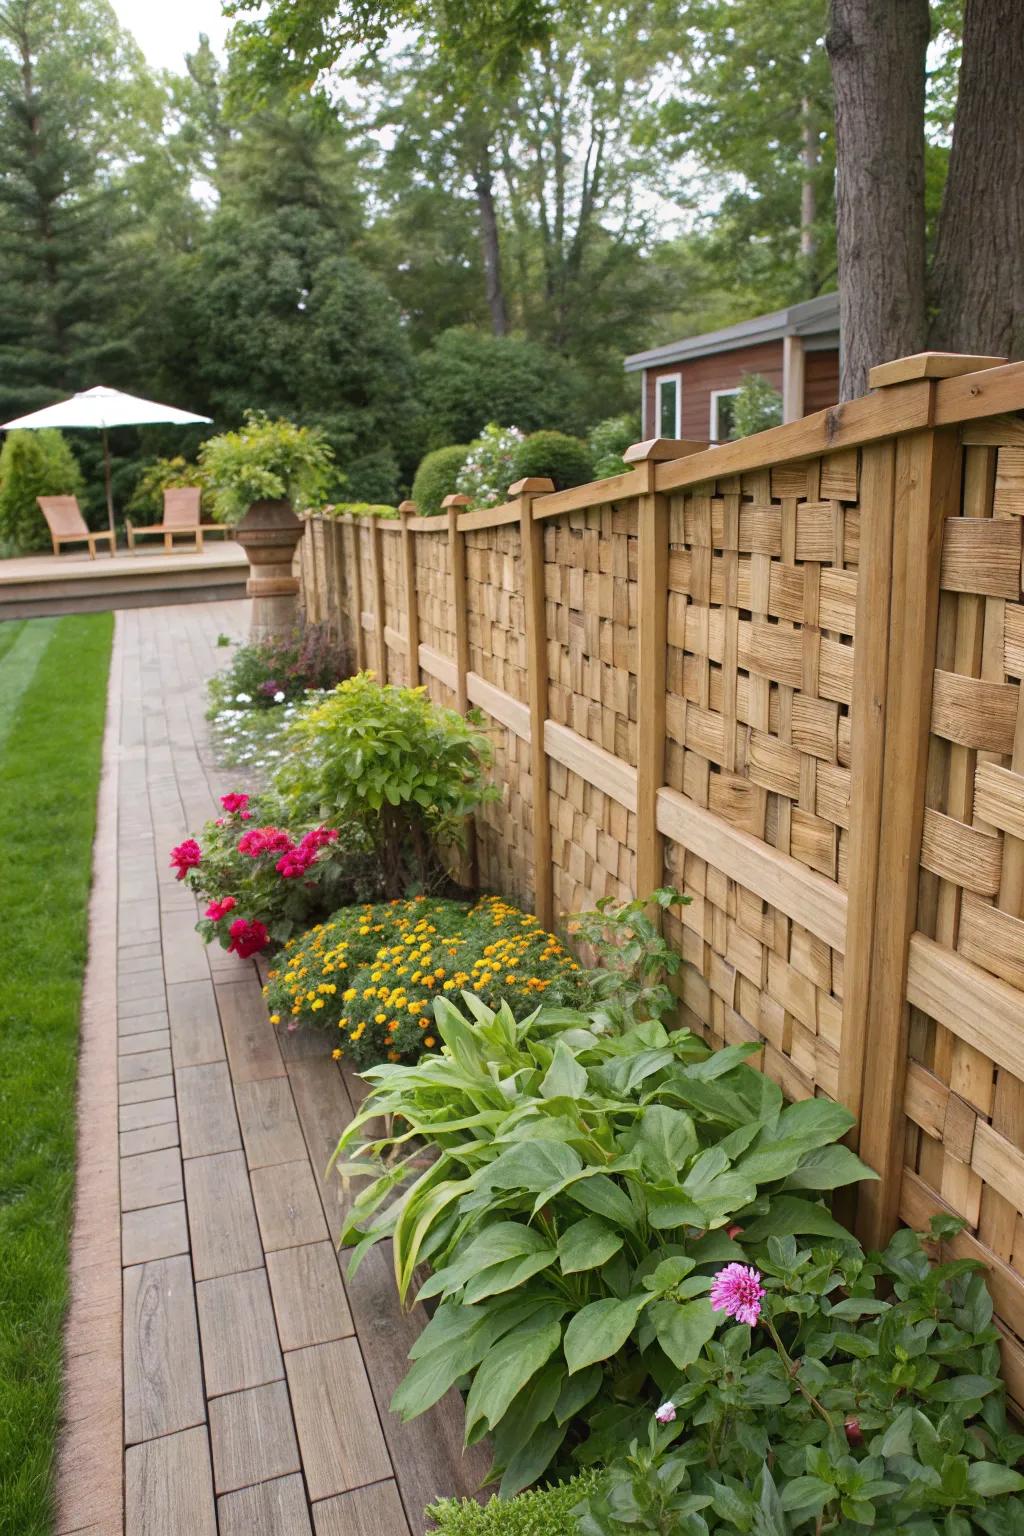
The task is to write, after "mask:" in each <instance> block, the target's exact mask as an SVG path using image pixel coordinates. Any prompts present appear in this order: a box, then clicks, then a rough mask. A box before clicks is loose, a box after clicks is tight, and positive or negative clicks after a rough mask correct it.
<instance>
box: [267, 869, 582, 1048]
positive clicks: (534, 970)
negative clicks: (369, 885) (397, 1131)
mask: <svg viewBox="0 0 1024 1536" xmlns="http://www.w3.org/2000/svg"><path fill="white" fill-rule="evenodd" d="M463 989H467V990H468V991H471V992H473V993H474V994H476V996H478V997H479V998H481V999H483V1001H484V1002H485V1003H491V1004H493V1005H494V1006H495V1007H497V1006H498V1005H499V1003H500V1002H501V1000H502V999H503V998H505V999H507V1000H508V1002H509V1004H510V1006H511V1007H513V1008H514V1009H519V1010H520V1011H528V1010H530V1009H532V1008H534V1007H535V1006H536V1004H537V1002H538V1001H539V1000H540V999H542V998H543V999H545V1000H547V1001H550V1002H552V1003H555V1004H560V1005H566V1006H571V1005H576V1004H578V1003H579V1002H580V1001H581V1000H582V999H583V998H584V996H585V995H586V984H585V982H584V980H583V977H582V974H581V972H580V968H579V965H578V964H577V963H576V961H575V960H574V959H573V957H572V956H571V955H570V954H568V953H567V952H566V950H565V949H564V948H563V947H562V945H561V944H560V942H559V941H558V939H556V938H555V937H554V935H553V934H550V933H545V932H544V930H543V929H542V928H541V926H540V924H539V922H538V921H537V919H536V918H535V917H533V916H531V915H530V914H528V913H525V912H520V911H519V910H518V908H516V907H512V906H509V905H508V903H507V902H504V901H502V900H500V899H499V898H498V897H496V896H485V897H483V898H481V900H480V901H478V902H476V903H475V904H474V905H470V904H469V903H468V902H457V901H443V900H438V899H436V898H431V899H428V898H425V897H418V898H415V899H413V900H411V901H405V902H387V903H383V904H381V905H378V906H370V905H368V906H362V907H354V908H349V909H346V910H342V911H340V912H335V913H334V915H333V916H332V917H331V918H330V920H329V921H328V922H326V923H320V924H318V925H317V926H316V927H315V928H313V929H312V930H311V931H310V932H309V933H306V934H303V935H302V937H301V938H299V939H295V940H292V941H290V942H289V943H288V944H286V945H285V950H284V954H283V955H282V956H281V960H280V963H279V964H278V966H277V967H276V969H275V970H274V971H272V972H271V975H270V980H269V985H268V986H267V988H266V997H267V1006H268V1008H269V1010H270V1017H271V1022H272V1023H274V1024H277V1025H281V1026H283V1027H287V1028H289V1029H295V1028H297V1027H298V1026H299V1025H300V1024H312V1025H316V1026H319V1027H320V1028H324V1029H329V1030H331V1031H333V1032H334V1033H335V1036H336V1044H335V1050H334V1055H335V1058H336V1059H338V1058H344V1060H345V1061H349V1062H351V1063H352V1065H353V1066H355V1067H357V1068H358V1069H360V1070H362V1069H363V1068H364V1067H370V1066H373V1065H375V1064H377V1063H378V1062H382V1061H416V1060H418V1059H419V1057H420V1056H421V1055H422V1053H423V1052H424V1050H427V1051H430V1050H433V1049H435V1048H436V1047H437V1045H438V1041H439V1037H438V1035H437V1033H436V1032H435V1030H434V1011H433V1000H434V998H435V997H448V998H450V999H451V1000H452V1002H453V1003H454V1004H455V1006H456V1007H457V1008H459V1009H460V1011H461V1012H462V1013H463V1014H464V1016H465V1017H466V1018H467V1019H469V1018H472V1017H473V1015H472V1013H471V1012H470V1010H469V1008H468V1006H467V1004H466V1002H465V1001H464V1000H463V997H462V991H463Z"/></svg>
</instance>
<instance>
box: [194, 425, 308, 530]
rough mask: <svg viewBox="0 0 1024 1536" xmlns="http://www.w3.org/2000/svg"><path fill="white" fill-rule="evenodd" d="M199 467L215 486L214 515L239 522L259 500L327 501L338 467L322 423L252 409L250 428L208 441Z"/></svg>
mask: <svg viewBox="0 0 1024 1536" xmlns="http://www.w3.org/2000/svg"><path fill="white" fill-rule="evenodd" d="M199 465H200V468H201V470H202V471H203V474H204V476H205V477H206V480H207V482H208V483H209V485H210V486H212V488H213V493H214V494H213V515H214V517H215V518H216V519H217V520H218V522H222V523H237V522H238V521H239V519H240V518H242V517H244V515H245V513H246V512H247V511H248V510H249V507H250V506H251V505H252V503H253V502H254V501H275V500H278V499H280V498H282V497H284V498H286V499H287V500H288V501H290V502H291V503H292V504H293V506H294V507H295V509H296V510H302V509H304V508H306V507H310V506H316V505H317V504H318V503H319V502H321V501H323V499H324V495H325V493H326V490H327V487H328V485H329V484H330V482H331V479H332V476H333V478H334V479H335V481H336V480H337V473H336V471H334V469H333V466H334V454H333V452H332V451H331V448H330V446H329V444H328V442H327V439H326V437H325V435H324V433H323V432H322V431H321V430H320V429H319V428H318V427H298V426H296V425H295V423H294V422H291V421H283V420H280V419H278V420H272V419H271V418H270V417H269V416H268V415H267V414H266V413H265V412H264V411H247V412H246V416H245V426H244V427H240V428H239V429H238V431H237V432H224V433H222V434H221V435H220V436H219V437H211V438H208V439H207V440H206V442H205V443H204V444H203V446H202V447H201V448H200V450H199Z"/></svg>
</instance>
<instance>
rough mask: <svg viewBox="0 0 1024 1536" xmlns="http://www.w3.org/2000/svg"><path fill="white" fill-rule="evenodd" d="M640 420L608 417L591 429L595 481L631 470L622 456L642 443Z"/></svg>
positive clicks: (589, 438) (588, 437) (590, 441)
mask: <svg viewBox="0 0 1024 1536" xmlns="http://www.w3.org/2000/svg"><path fill="white" fill-rule="evenodd" d="M641 430H642V429H641V426H640V418H639V417H638V416H633V415H625V416H608V417H606V418H605V420H604V421H599V422H598V423H597V425H596V426H594V427H591V429H590V432H589V433H588V435H587V445H588V447H589V448H590V456H591V458H592V459H593V461H594V479H595V480H606V479H607V478H608V476H609V475H621V474H622V473H623V471H624V470H627V469H628V468H629V465H628V464H627V463H626V461H625V459H624V458H623V457H622V455H623V454H624V453H625V451H626V449H627V448H629V447H630V446H631V445H632V444H633V443H638V442H639V441H640V433H641Z"/></svg>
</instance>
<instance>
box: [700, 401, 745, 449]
mask: <svg viewBox="0 0 1024 1536" xmlns="http://www.w3.org/2000/svg"><path fill="white" fill-rule="evenodd" d="M738 394H739V390H738V389H713V390H712V391H711V421H710V423H709V426H708V432H709V436H710V439H711V441H712V442H713V443H727V442H728V441H729V440H730V438H731V437H732V430H733V427H734V425H735V422H736V417H735V400H736V396H737V395H738Z"/></svg>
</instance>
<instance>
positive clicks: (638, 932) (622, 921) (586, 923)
mask: <svg viewBox="0 0 1024 1536" xmlns="http://www.w3.org/2000/svg"><path fill="white" fill-rule="evenodd" d="M652 903H653V904H654V905H656V906H658V907H661V908H662V909H667V908H668V907H677V906H678V907H688V906H689V905H690V898H689V896H683V895H682V894H681V893H680V892H679V891H677V890H675V889H674V888H673V887H672V886H664V887H662V889H661V890H657V891H654V892H652V894H651V895H650V896H649V897H647V899H646V900H638V901H628V902H622V903H620V904H619V905H616V903H615V901H614V900H613V898H612V897H610V896H605V897H603V898H602V899H601V900H600V901H599V902H598V903H597V906H596V908H595V909H594V911H592V912H575V913H573V915H572V917H570V918H569V919H568V922H567V925H566V926H567V928H568V931H569V933H570V935H571V937H572V938H573V939H574V940H575V941H576V943H577V944H582V945H584V946H586V948H587V949H589V950H590V951H592V952H594V953H595V954H596V955H597V956H598V958H599V960H600V964H599V965H598V966H596V967H595V968H594V969H592V970H591V971H589V972H588V980H589V981H590V983H591V992H592V996H593V999H594V1001H595V1003H596V1004H597V1005H598V1006H597V1009H596V1011H595V1012H594V1014H593V1017H594V1018H595V1019H600V1020H601V1022H602V1023H604V1024H607V1025H610V1026H612V1027H613V1028H616V1029H623V1028H625V1027H626V1026H627V1024H629V1023H630V1022H633V1021H636V1020H642V1019H661V1018H664V1017H665V1015H666V1014H671V1013H672V1012H674V1010H675V1009H676V1007H677V1006H678V1004H677V1000H676V996H675V994H674V992H672V990H671V988H670V987H669V985H668V983H667V980H666V978H667V977H670V976H675V975H676V973H677V972H678V970H679V969H680V967H681V966H682V964H683V959H682V956H681V955H680V954H679V953H678V952H677V951H676V950H674V949H673V948H672V946H671V944H669V943H668V942H667V940H666V939H664V938H663V937H662V935H661V932H660V930H659V929H658V928H657V927H656V926H655V924H654V923H653V922H652V921H651V919H650V917H649V916H648V911H649V908H650V907H651V904H652ZM585 952H586V950H584V953H585Z"/></svg>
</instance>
